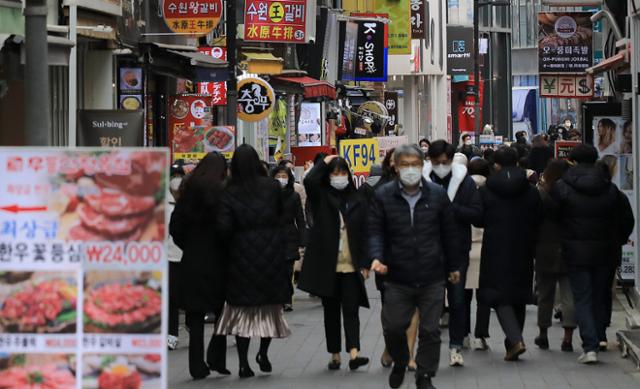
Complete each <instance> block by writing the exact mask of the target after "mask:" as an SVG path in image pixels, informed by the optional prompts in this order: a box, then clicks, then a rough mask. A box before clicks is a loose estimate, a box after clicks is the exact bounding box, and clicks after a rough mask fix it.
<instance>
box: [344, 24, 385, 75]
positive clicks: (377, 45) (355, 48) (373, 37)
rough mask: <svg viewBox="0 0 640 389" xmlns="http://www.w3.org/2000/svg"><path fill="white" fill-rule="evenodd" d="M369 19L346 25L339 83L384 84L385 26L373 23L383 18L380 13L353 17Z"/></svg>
mask: <svg viewBox="0 0 640 389" xmlns="http://www.w3.org/2000/svg"><path fill="white" fill-rule="evenodd" d="M352 16H357V17H366V18H372V20H360V21H357V22H347V30H346V39H345V46H344V54H343V55H344V56H343V60H342V63H343V68H342V80H344V81H372V82H385V81H387V58H388V52H387V46H388V40H387V35H388V29H387V25H386V24H384V23H382V22H380V21H376V20H374V18H376V17H380V18H383V17H386V15H381V14H352Z"/></svg>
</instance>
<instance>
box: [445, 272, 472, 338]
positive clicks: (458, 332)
mask: <svg viewBox="0 0 640 389" xmlns="http://www.w3.org/2000/svg"><path fill="white" fill-rule="evenodd" d="M467 268H468V265H467V266H463V267H462V268H461V269H460V282H458V283H457V284H455V285H453V284H452V283H450V282H449V281H447V301H448V302H449V348H450V349H453V348H455V349H458V350H460V349H462V344H463V342H464V337H465V336H467V335H468V333H467V329H466V327H467V320H468V319H467V302H466V296H465V291H464V286H465V284H466V282H467Z"/></svg>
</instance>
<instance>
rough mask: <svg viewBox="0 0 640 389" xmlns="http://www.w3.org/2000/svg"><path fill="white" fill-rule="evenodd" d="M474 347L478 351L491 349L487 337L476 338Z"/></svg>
mask: <svg viewBox="0 0 640 389" xmlns="http://www.w3.org/2000/svg"><path fill="white" fill-rule="evenodd" d="M473 349H474V350H478V351H487V350H489V345H488V344H487V340H486V339H485V338H476V339H475V341H474V344H473Z"/></svg>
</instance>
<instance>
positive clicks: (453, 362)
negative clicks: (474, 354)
mask: <svg viewBox="0 0 640 389" xmlns="http://www.w3.org/2000/svg"><path fill="white" fill-rule="evenodd" d="M449 358H450V362H449V366H464V359H463V358H462V354H460V351H459V350H457V349H455V348H452V349H451V350H449Z"/></svg>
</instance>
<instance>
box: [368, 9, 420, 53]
mask: <svg viewBox="0 0 640 389" xmlns="http://www.w3.org/2000/svg"><path fill="white" fill-rule="evenodd" d="M373 9H375V11H376V12H377V13H381V14H387V15H389V19H390V20H391V23H390V24H389V54H391V55H397V54H400V55H401V54H407V55H408V54H411V6H410V3H409V1H408V0H375V1H374V7H373Z"/></svg>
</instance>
